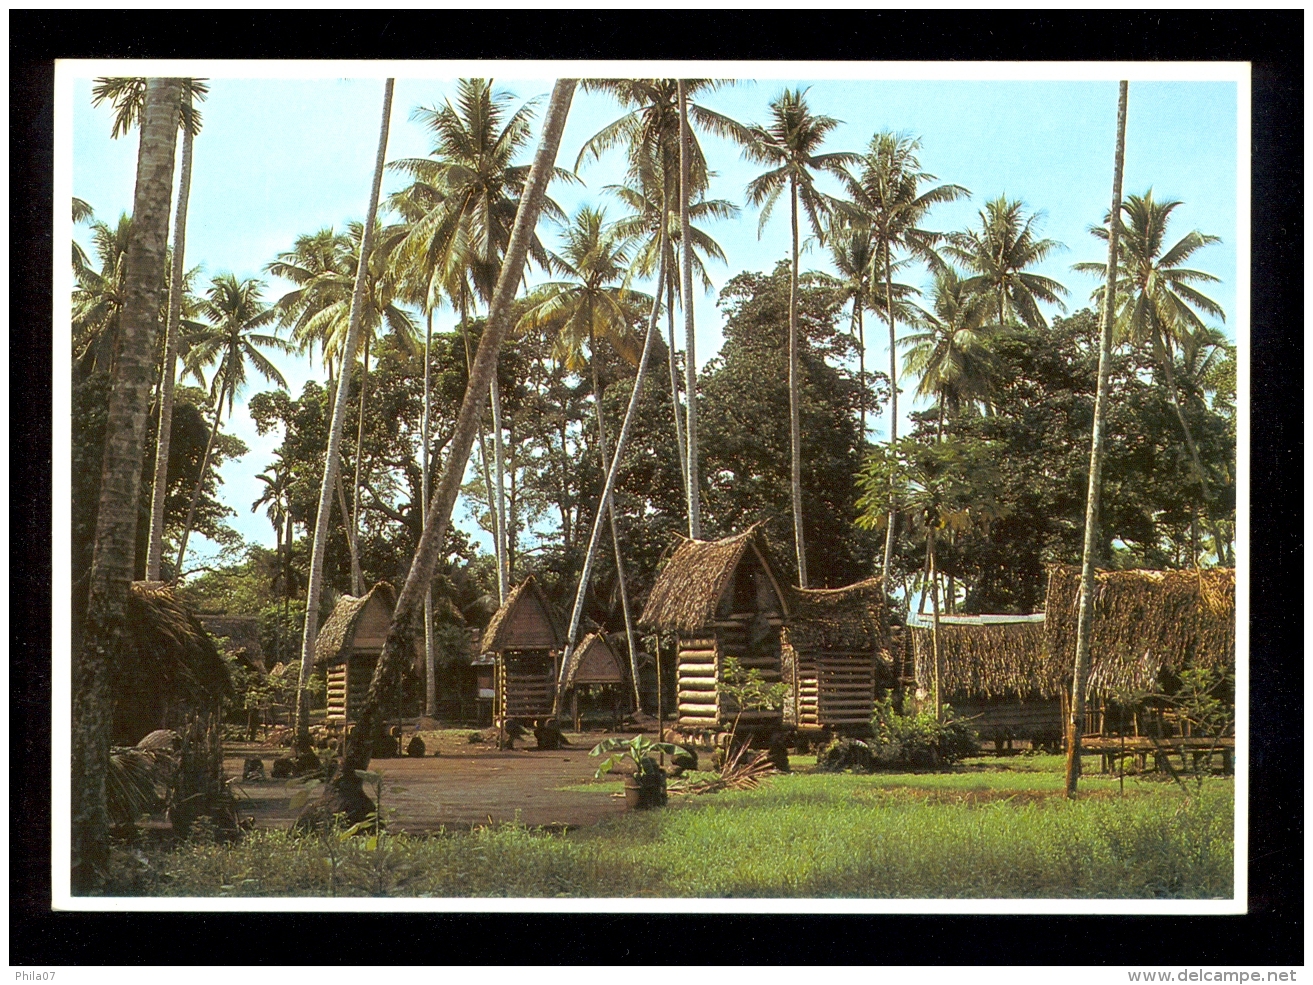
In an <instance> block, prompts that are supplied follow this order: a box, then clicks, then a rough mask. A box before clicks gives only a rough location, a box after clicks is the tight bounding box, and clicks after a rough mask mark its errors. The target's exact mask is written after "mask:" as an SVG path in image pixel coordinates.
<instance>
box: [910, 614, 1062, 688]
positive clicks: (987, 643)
mask: <svg viewBox="0 0 1313 985" xmlns="http://www.w3.org/2000/svg"><path fill="white" fill-rule="evenodd" d="M907 631H908V632H910V633H911V636H912V649H913V654H914V665H915V671H914V673H915V676H916V680H917V683H918V684H919V685H920V686H922V687H924V688H926V689H929V688H931V687H932V686H933V683H934V679H935V665H934V650H933V648H932V639H931V630H930V629H928V628H926V627H925V626H909V627H908V629H907ZM939 660H940V686H941V687H942V688H943V693H944V698H945V699H946V700H948V701H950V702H952V701H992V700H995V699H999V698H1016V699H1020V700H1023V701H1025V700H1032V699H1035V698H1056V697H1057V696H1058V695H1059V694H1061V693H1062V692H1063V691H1065V690H1067V689H1069V688H1070V687H1071V666H1070V665H1069V664H1068V665H1064V664H1063V663H1062V662H1061V661H1057V660H1051V659H1049V656H1048V652H1047V650H1046V648H1045V645H1044V623H1042V622H1033V621H1030V622H1026V621H1012V622H1005V621H998V622H981V621H979V620H973V621H967V620H965V619H961V620H959V619H951V620H950V619H948V618H945V619H941V620H940V624H939Z"/></svg>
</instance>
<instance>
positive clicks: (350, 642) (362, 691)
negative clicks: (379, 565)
mask: <svg viewBox="0 0 1313 985" xmlns="http://www.w3.org/2000/svg"><path fill="white" fill-rule="evenodd" d="M396 605H397V593H396V589H394V588H393V587H392V586H391V585H389V584H388V583H387V582H385V581H381V582H379V583H378V584H377V585H375V586H374V587H373V588H371V589H370V590H369V591H368V592H367V593H366V594H364V595H362V596H359V597H357V596H354V595H343V596H342V597H341V598H339V599H338V600H337V605H335V606H333V614H332V615H331V616H329V617H328V620H327V621H326V622H325V623H324V625H323V626H322V627H320V630H319V636H318V638H317V639H316V640H315V669H316V670H319V671H320V672H322V673H323V674H324V677H325V679H326V682H327V685H328V688H327V690H328V694H327V702H328V709H327V712H326V714H325V721H326V722H327V723H328V724H330V725H345V724H347V723H349V722H354V721H355V720H356V717H357V714H358V712H359V709H360V708H361V707H362V706H363V704H364V701H365V695H366V694H368V693H369V683H370V681H371V680H373V677H374V667H375V666H376V665H377V664H378V658H379V656H380V655H381V654H382V653H383V643H384V641H385V640H386V639H387V634H388V628H389V627H390V626H391V625H392V611H393V609H395V608H396ZM412 649H413V651H414V659H413V660H412V662H411V666H410V673H409V674H403V682H402V687H403V689H405V688H406V684H407V680H406V678H409V683H410V684H411V687H412V689H413V685H414V683H415V682H416V681H417V680H418V681H422V680H423V671H424V652H423V648H422V646H421V645H420V644H418V643H413V644H412ZM403 701H404V697H403Z"/></svg>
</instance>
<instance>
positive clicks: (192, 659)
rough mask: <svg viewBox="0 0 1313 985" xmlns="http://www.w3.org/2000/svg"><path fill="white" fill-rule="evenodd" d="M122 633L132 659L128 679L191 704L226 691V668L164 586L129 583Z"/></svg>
mask: <svg viewBox="0 0 1313 985" xmlns="http://www.w3.org/2000/svg"><path fill="white" fill-rule="evenodd" d="M125 629H126V631H127V636H128V640H129V641H130V643H131V650H132V652H133V653H134V654H135V656H136V666H135V667H133V668H131V671H132V672H133V674H132V676H137V675H140V676H142V677H144V678H146V679H147V680H149V682H150V686H151V687H153V688H156V689H160V690H166V689H167V690H171V691H173V692H175V693H177V694H178V695H179V696H183V697H185V698H187V699H189V700H191V701H193V702H196V703H199V702H201V701H203V700H208V699H212V698H215V697H218V696H222V695H227V694H231V693H232V678H231V677H230V676H229V673H228V665H227V664H226V663H224V660H223V657H221V656H220V655H219V651H218V650H217V649H216V648H215V646H214V641H213V640H211V639H210V637H209V636H208V635H207V634H206V632H205V629H204V627H203V626H202V625H201V623H200V621H199V620H198V619H197V618H196V614H195V613H194V612H193V611H192V610H191V608H190V607H189V606H188V605H187V604H186V603H185V602H183V601H182V600H181V599H180V598H178V596H177V595H175V594H174V593H173V589H172V588H170V587H169V585H168V584H167V583H165V582H160V581H134V582H133V583H132V588H131V590H130V591H129V593H128V605H127V609H126V611H125Z"/></svg>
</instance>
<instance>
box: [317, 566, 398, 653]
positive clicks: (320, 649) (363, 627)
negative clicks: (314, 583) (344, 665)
mask: <svg viewBox="0 0 1313 985" xmlns="http://www.w3.org/2000/svg"><path fill="white" fill-rule="evenodd" d="M396 605H397V593H396V590H395V589H394V588H393V587H392V586H391V585H389V584H388V583H387V582H385V581H380V582H379V583H378V584H377V585H375V586H374V587H373V588H371V589H370V590H369V591H368V592H367V593H365V594H364V595H361V596H359V597H357V596H354V595H343V596H342V597H341V598H340V599H338V600H337V605H335V606H334V607H333V614H332V615H331V616H329V617H328V619H327V621H326V622H325V623H324V625H323V626H322V627H321V628H320V630H319V636H318V637H317V638H316V640H315V666H316V667H325V666H329V665H331V664H338V663H341V662H343V661H344V660H346V659H347V658H348V657H349V656H350V655H351V651H352V650H353V649H355V648H357V647H360V648H370V649H379V650H381V649H382V647H383V642H384V640H385V639H386V638H387V632H388V627H389V626H390V625H391V623H392V611H393V610H394V609H395V608H396Z"/></svg>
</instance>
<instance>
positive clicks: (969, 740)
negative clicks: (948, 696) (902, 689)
mask: <svg viewBox="0 0 1313 985" xmlns="http://www.w3.org/2000/svg"><path fill="white" fill-rule="evenodd" d="M871 732H872V738H871V751H872V752H874V753H875V757H876V759H877V760H878V761H879V762H880V763H881V764H882V765H888V766H933V765H937V764H940V763H956V762H958V761H959V760H962V759H965V758H966V757H967V756H973V755H975V753H976V752H977V749H978V737H977V735H976V731H975V729H973V728H972V727H971V725H970V723H969V722H968V721H967V720H965V719H962V718H958V717H957V716H956V715H955V714H954V713H953V709H952V708H950V707H949V706H948V705H944V717H943V721H939V720H937V719H936V718H935V716H934V714H933V713H932V712H930V711H926V710H924V709H922V710H921V711H918V712H914V713H913V714H910V715H907V714H903V713H902V712H900V711H899V710H898V709H897V708H896V707H894V701H893V698H892V697H891V696H890V695H889V694H888V693H886V694H885V696H884V697H883V698H881V699H880V700H879V701H877V702H876V703H875V713H874V714H873V715H872V716H871Z"/></svg>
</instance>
